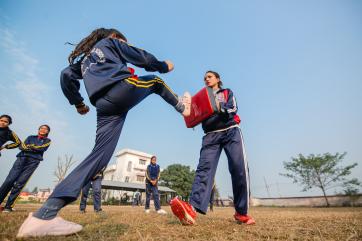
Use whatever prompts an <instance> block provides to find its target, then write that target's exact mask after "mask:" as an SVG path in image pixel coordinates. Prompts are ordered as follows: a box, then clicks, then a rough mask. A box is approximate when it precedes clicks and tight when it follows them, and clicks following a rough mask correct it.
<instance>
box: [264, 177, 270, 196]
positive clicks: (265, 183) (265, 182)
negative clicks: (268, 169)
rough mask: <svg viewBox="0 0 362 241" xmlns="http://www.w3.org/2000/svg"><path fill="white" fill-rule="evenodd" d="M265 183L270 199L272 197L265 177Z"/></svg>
mask: <svg viewBox="0 0 362 241" xmlns="http://www.w3.org/2000/svg"><path fill="white" fill-rule="evenodd" d="M264 183H265V189H266V192H267V193H268V197H270V191H269V185H268V183H267V182H266V179H265V176H264Z"/></svg>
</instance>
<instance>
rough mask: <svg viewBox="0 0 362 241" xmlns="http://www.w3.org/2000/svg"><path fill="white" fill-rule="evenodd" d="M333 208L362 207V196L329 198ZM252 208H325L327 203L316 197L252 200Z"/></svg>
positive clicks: (322, 198) (321, 197) (323, 199)
mask: <svg viewBox="0 0 362 241" xmlns="http://www.w3.org/2000/svg"><path fill="white" fill-rule="evenodd" d="M327 198H328V202H329V204H330V205H331V206H336V207H342V206H362V194H358V195H355V196H344V195H336V196H327ZM251 205H252V206H275V207H301V206H302V207H303V206H304V207H323V206H326V201H325V198H324V197H323V196H316V197H288V198H252V200H251Z"/></svg>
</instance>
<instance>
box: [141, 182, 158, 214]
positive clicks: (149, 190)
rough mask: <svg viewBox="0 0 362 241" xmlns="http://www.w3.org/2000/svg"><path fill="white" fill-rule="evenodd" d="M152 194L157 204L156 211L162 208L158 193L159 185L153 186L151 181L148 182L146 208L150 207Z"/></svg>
mask: <svg viewBox="0 0 362 241" xmlns="http://www.w3.org/2000/svg"><path fill="white" fill-rule="evenodd" d="M151 194H152V195H153V202H154V204H155V209H156V211H158V210H160V209H161V204H160V195H159V193H158V188H157V186H153V185H152V184H151V183H147V184H146V206H145V209H149V208H150V201H151Z"/></svg>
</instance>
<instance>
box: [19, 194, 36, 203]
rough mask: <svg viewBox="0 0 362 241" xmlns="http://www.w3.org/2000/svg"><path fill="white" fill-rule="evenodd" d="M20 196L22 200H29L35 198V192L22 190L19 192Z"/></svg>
mask: <svg viewBox="0 0 362 241" xmlns="http://www.w3.org/2000/svg"><path fill="white" fill-rule="evenodd" d="M19 198H20V200H22V201H29V200H31V199H33V200H35V195H34V194H33V193H30V192H21V193H20V194H19Z"/></svg>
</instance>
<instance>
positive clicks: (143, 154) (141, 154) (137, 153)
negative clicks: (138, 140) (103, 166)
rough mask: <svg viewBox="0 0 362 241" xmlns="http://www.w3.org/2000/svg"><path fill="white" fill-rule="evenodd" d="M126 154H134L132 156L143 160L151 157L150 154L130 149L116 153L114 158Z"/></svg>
mask: <svg viewBox="0 0 362 241" xmlns="http://www.w3.org/2000/svg"><path fill="white" fill-rule="evenodd" d="M127 153H130V154H134V155H137V156H141V157H145V158H151V157H152V154H149V153H145V152H141V151H136V150H132V149H122V150H120V151H119V152H117V153H116V157H119V156H122V155H124V154H127Z"/></svg>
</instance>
